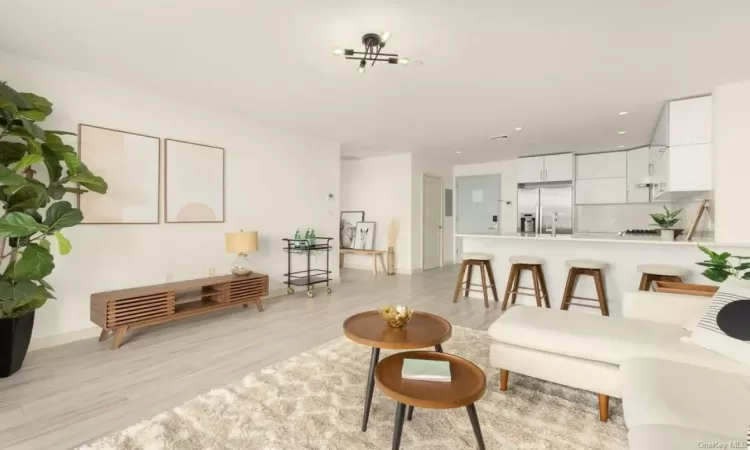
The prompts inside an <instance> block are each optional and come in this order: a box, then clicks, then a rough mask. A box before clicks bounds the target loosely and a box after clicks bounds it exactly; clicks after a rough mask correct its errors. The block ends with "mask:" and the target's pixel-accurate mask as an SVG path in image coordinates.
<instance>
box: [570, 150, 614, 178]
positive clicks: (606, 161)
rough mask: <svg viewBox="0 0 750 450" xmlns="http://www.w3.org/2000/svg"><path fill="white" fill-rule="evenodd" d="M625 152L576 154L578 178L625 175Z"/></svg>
mask: <svg viewBox="0 0 750 450" xmlns="http://www.w3.org/2000/svg"><path fill="white" fill-rule="evenodd" d="M625 170H626V165H625V152H609V153H591V154H587V155H578V156H576V180H592V179H597V178H623V177H625Z"/></svg>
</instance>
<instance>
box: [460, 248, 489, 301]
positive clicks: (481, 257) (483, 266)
mask: <svg viewBox="0 0 750 450" xmlns="http://www.w3.org/2000/svg"><path fill="white" fill-rule="evenodd" d="M490 259H492V255H488V254H487V253H464V256H463V262H462V263H461V268H460V269H459V270H458V282H457V283H456V291H455V292H454V293H453V303H457V302H458V294H459V293H460V292H461V289H462V287H463V289H464V297H468V296H469V291H471V292H481V293H482V294H484V307H485V308H489V307H490V300H489V298H488V297H487V289H492V296H493V297H494V298H495V301H498V298H497V288H496V287H495V275H494V274H493V273H492V265H490ZM474 266H479V272H480V273H481V274H482V284H481V286H482V289H471V287H472V286H480V285H479V284H471V272H472V269H473V268H474ZM485 274H486V275H485ZM464 278H466V281H464ZM487 278H489V279H490V284H489V285H488V284H487ZM464 285H466V286H465V287H464Z"/></svg>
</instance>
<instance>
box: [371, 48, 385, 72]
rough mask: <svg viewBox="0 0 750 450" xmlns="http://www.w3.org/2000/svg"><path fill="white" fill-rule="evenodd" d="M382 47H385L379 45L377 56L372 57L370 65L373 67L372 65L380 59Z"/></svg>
mask: <svg viewBox="0 0 750 450" xmlns="http://www.w3.org/2000/svg"><path fill="white" fill-rule="evenodd" d="M382 48H383V47H382V46H380V45H379V46H378V52H377V53H376V54H375V57H374V58H372V64H370V67H372V66H374V65H375V61H377V60H378V56H380V50H381V49H382Z"/></svg>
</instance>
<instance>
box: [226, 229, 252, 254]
mask: <svg viewBox="0 0 750 450" xmlns="http://www.w3.org/2000/svg"><path fill="white" fill-rule="evenodd" d="M257 251H258V232H257V231H242V230H240V231H239V232H234V233H227V253H249V252H257Z"/></svg>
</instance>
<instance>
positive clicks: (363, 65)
mask: <svg viewBox="0 0 750 450" xmlns="http://www.w3.org/2000/svg"><path fill="white" fill-rule="evenodd" d="M366 65H367V61H365V60H364V59H363V60H362V61H361V62H360V63H359V69H357V72H359V73H365V66H366Z"/></svg>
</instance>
